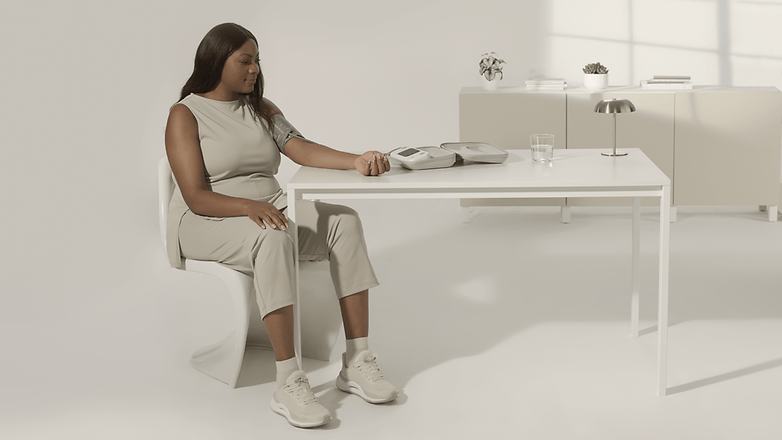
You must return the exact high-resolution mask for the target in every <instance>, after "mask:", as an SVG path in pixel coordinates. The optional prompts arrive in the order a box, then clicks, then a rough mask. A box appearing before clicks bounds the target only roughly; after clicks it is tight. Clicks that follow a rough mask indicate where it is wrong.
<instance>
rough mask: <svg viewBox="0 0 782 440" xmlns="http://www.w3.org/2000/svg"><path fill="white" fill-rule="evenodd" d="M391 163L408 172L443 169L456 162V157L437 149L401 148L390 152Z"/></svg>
mask: <svg viewBox="0 0 782 440" xmlns="http://www.w3.org/2000/svg"><path fill="white" fill-rule="evenodd" d="M390 156H391V157H390V158H391V161H392V162H394V163H396V164H398V165H401V166H402V167H404V168H407V169H410V170H427V169H431V168H445V167H449V166H451V165H453V164H454V162H456V155H455V154H454V153H451V152H449V151H445V150H442V149H440V148H438V147H419V148H412V147H402V148H398V149H396V150H394V151H392V152H391V154H390Z"/></svg>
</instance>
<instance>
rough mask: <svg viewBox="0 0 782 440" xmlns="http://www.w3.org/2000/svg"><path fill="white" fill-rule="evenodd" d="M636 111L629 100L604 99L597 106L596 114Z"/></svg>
mask: <svg viewBox="0 0 782 440" xmlns="http://www.w3.org/2000/svg"><path fill="white" fill-rule="evenodd" d="M634 111H635V105H633V103H632V102H631V101H630V100H629V99H616V98H613V99H604V100H602V101H600V102H598V103H597V105H596V106H595V112H596V113H629V112H634Z"/></svg>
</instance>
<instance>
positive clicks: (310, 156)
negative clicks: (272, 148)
mask: <svg viewBox="0 0 782 440" xmlns="http://www.w3.org/2000/svg"><path fill="white" fill-rule="evenodd" d="M285 155H286V156H288V157H289V158H290V159H291V160H293V161H294V162H296V163H297V164H299V165H305V166H308V167H316V168H330V169H335V170H350V169H356V170H357V171H358V172H359V173H361V174H363V175H365V176H377V175H379V174H383V173H385V172H386V171H388V170H390V169H391V164H390V163H389V162H388V157H385V156H384V155H383V153H381V152H379V151H374V150H373V151H367V152H366V153H364V154H361V155H358V154H353V153H346V152H343V151H337V150H334V149H332V148H329V147H327V146H325V145H321V144H316V143H314V142H310V141H306V140H304V139H299V138H295V137H294V138H291V139H290V140H289V141H288V142H287V143H286V144H285Z"/></svg>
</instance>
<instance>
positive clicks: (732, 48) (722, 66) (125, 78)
mask: <svg viewBox="0 0 782 440" xmlns="http://www.w3.org/2000/svg"><path fill="white" fill-rule="evenodd" d="M586 5H588V6H586ZM224 21H236V22H238V23H241V24H243V25H244V26H246V27H248V28H249V29H251V30H252V31H253V32H254V33H255V35H256V36H257V37H258V39H259V40H260V42H261V47H260V52H261V58H262V67H263V70H264V73H265V75H266V80H267V90H268V93H267V96H269V97H270V98H271V99H273V100H274V101H276V102H277V103H278V105H280V107H281V108H282V109H283V110H284V111H285V112H286V114H287V116H288V117H289V119H290V120H291V121H292V122H293V123H294V124H295V125H296V126H297V127H298V128H299V129H300V130H301V131H302V132H303V133H304V134H305V135H307V136H308V137H310V138H312V139H315V140H318V141H320V142H323V143H326V144H328V145H332V146H334V147H337V148H342V149H347V150H352V151H361V150H365V149H379V150H388V149H391V148H392V147H396V146H399V145H405V144H410V145H428V144H438V143H441V142H445V141H453V140H456V139H458V93H459V89H460V88H461V87H462V86H472V85H475V86H477V85H478V84H479V77H478V74H477V62H478V59H479V57H480V55H481V54H482V53H483V52H487V51H495V52H497V53H498V54H499V55H500V56H501V57H502V58H504V59H505V60H506V61H507V67H506V68H505V80H504V81H503V84H504V85H520V84H523V81H524V79H526V78H527V77H529V76H533V75H545V76H558V77H565V78H566V79H567V80H568V81H569V82H571V83H577V82H580V77H581V73H580V68H581V66H583V65H584V64H586V63H588V62H593V61H598V60H600V61H601V62H603V63H604V64H606V65H608V66H609V67H610V68H611V78H612V83H615V84H622V83H625V84H626V83H636V82H637V81H638V80H639V79H641V78H644V77H648V76H650V75H653V74H660V73H676V74H680V73H681V74H690V75H692V76H693V78H694V80H695V81H696V82H698V83H730V82H732V83H734V84H737V85H776V86H780V85H782V84H781V82H780V80H781V79H782V78H780V72H782V45H780V44H779V42H780V41H782V30H781V29H782V28H780V26H779V25H778V24H779V23H782V2H780V1H757V0H756V1H727V0H680V1H662V0H660V1H653V0H633V1H629V0H593V1H590V2H584V1H581V0H555V1H549V2H547V1H543V0H531V1H523V2H522V1H517V0H481V1H445V0H396V1H394V2H384V3H382V4H380V3H379V2H368V1H365V0H363V1H362V0H333V1H328V2H326V1H319V0H286V1H259V0H226V1H221V2H215V1H205V0H188V1H184V0H173V1H160V0H158V1H150V0H136V1H134V2H113V1H97V0H93V1H90V0H76V1H69V2H60V1H54V0H46V1H42V2H23V1H19V0H11V1H10V2H9V1H5V2H3V6H2V10H1V11H0V45H2V47H1V50H0V53H1V54H2V57H3V59H2V69H0V79H2V81H1V82H0V84H2V85H3V91H2V95H0V96H1V97H0V100H2V110H0V112H2V117H1V118H0V124H2V126H1V129H0V142H2V156H1V157H2V159H1V160H0V163H1V164H2V170H3V175H2V176H3V178H4V184H3V185H2V188H1V189H0V191H1V193H0V200H2V202H3V214H2V223H3V227H2V229H1V231H2V232H0V234H2V249H3V252H2V253H0V255H1V256H0V258H2V264H0V271H2V276H1V277H0V344H2V346H3V347H4V348H3V349H4V353H5V354H4V355H7V356H11V357H12V358H13V357H14V356H17V357H19V356H21V357H23V358H25V359H28V360H35V359H37V357H41V356H44V355H43V354H41V353H38V352H35V351H34V350H31V349H29V347H31V346H34V345H36V344H43V343H46V344H47V346H50V347H55V348H54V349H53V350H54V351H55V352H54V353H47V354H46V356H57V355H58V353H59V354H62V355H63V356H62V357H61V359H63V360H62V362H78V361H77V360H71V361H65V360H64V359H78V358H79V357H78V356H73V354H74V353H75V354H78V353H79V350H85V351H86V350H88V349H89V348H88V347H89V346H92V345H91V344H92V342H97V343H108V342H110V341H116V340H117V339H121V337H120V336H123V335H124V336H123V337H127V338H132V334H131V333H130V331H129V330H128V328H133V326H136V325H138V319H144V313H145V311H146V310H148V306H147V302H148V301H150V300H151V299H153V298H154V295H159V294H164V291H163V289H162V288H161V287H160V286H161V283H162V282H164V281H165V280H168V279H170V278H171V277H172V272H171V271H169V270H167V269H166V262H165V260H164V258H163V252H162V250H161V248H160V243H159V240H158V229H157V213H156V198H157V194H156V168H155V167H156V163H157V159H158V158H159V157H160V155H161V154H162V153H163V144H162V134H163V129H164V124H165V118H166V115H167V110H168V107H169V106H170V105H171V104H172V103H174V102H175V100H176V98H177V97H178V91H179V89H180V88H181V86H182V85H183V83H184V81H185V80H186V79H187V77H188V75H189V73H190V69H191V67H192V58H193V55H194V52H195V48H196V46H197V44H198V42H199V41H200V39H201V37H202V36H203V35H204V34H205V33H206V31H208V30H209V29H210V28H211V27H212V26H213V25H215V24H217V23H221V22H224ZM292 170H293V167H290V166H287V167H285V169H284V170H283V177H284V178H283V180H286V179H287V177H285V176H289V175H290V172H291V171H292ZM131 316H132V317H133V318H131ZM95 328H102V329H103V331H102V332H101V334H98V335H96V334H95V332H94V329H95ZM58 350H60V352H58ZM74 350H75V351H74ZM35 364H36V362H29V363H28V362H25V363H24V365H22V364H21V363H20V364H17V365H14V364H11V365H8V364H6V363H4V365H2V367H0V368H2V369H3V370H7V371H4V372H3V373H2V374H0V376H2V377H16V378H19V377H20V376H21V377H24V376H25V375H31V374H35V368H36V367H30V365H35ZM41 368H43V367H41Z"/></svg>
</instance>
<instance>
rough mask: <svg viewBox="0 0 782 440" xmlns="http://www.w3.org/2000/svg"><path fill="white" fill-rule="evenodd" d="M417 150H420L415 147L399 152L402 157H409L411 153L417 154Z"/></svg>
mask: <svg viewBox="0 0 782 440" xmlns="http://www.w3.org/2000/svg"><path fill="white" fill-rule="evenodd" d="M417 152H418V150H416V149H415V148H408V149H407V150H405V151H402V152H401V153H398V154H399V155H400V156H402V157H407V156H410V155H412V154H415V153H417Z"/></svg>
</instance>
